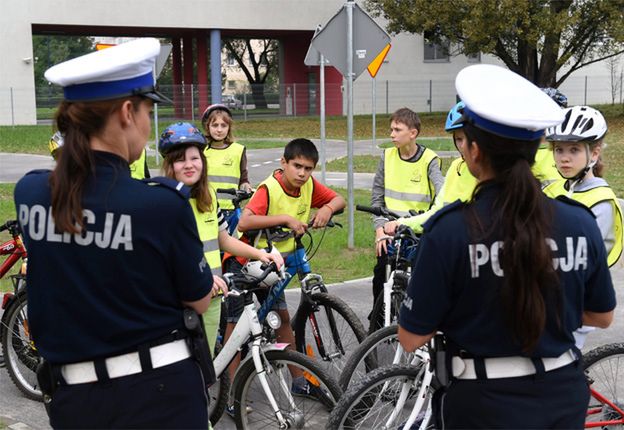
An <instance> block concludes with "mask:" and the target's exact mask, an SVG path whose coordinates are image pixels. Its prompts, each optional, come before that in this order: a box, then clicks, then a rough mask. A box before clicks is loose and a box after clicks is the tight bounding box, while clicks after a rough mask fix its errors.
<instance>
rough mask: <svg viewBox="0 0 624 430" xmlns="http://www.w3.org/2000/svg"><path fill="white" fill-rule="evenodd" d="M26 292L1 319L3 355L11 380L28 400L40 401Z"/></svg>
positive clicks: (40, 394)
mask: <svg viewBox="0 0 624 430" xmlns="http://www.w3.org/2000/svg"><path fill="white" fill-rule="evenodd" d="M27 311H28V304H27V301H26V291H20V292H19V293H18V294H17V296H16V297H15V301H14V302H13V303H11V305H10V306H9V308H8V309H7V310H6V311H5V314H4V315H3V316H2V323H3V324H4V325H5V327H4V330H2V352H3V355H4V360H5V363H6V368H7V370H8V372H9V377H10V378H11V381H13V383H14V384H15V386H17V388H19V390H20V391H21V392H22V393H23V394H24V395H25V396H26V397H28V398H29V399H32V400H38V401H41V400H42V399H43V394H42V393H41V390H40V388H39V383H38V382H37V374H36V371H37V366H38V365H39V362H40V361H41V357H40V356H39V352H38V351H37V349H36V348H35V344H34V343H33V341H32V340H31V338H30V330H29V327H28V312H27Z"/></svg>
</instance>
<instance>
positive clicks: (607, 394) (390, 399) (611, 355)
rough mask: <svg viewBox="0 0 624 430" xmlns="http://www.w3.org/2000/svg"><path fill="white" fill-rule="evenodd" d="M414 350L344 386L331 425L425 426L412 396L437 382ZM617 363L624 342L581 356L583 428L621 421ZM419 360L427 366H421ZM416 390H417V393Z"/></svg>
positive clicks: (622, 358)
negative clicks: (403, 360) (402, 360)
mask: <svg viewBox="0 0 624 430" xmlns="http://www.w3.org/2000/svg"><path fill="white" fill-rule="evenodd" d="M416 354H417V356H420V357H414V358H413V359H412V361H411V363H410V364H409V365H391V366H387V367H382V368H379V369H377V370H375V371H373V372H371V373H369V374H367V375H366V376H365V377H364V378H362V379H361V380H360V381H359V382H358V383H357V384H355V385H354V386H353V387H352V388H350V389H349V390H347V391H346V392H345V393H344V395H343V397H342V398H341V400H340V402H339V403H338V405H336V408H335V409H334V412H332V416H331V417H330V426H329V427H330V428H374V427H377V426H382V428H399V427H402V428H410V427H409V426H410V425H411V424H413V423H417V424H419V428H420V429H424V428H427V426H428V425H429V420H430V418H431V408H430V402H427V403H423V402H421V403H418V402H417V401H416V400H419V399H420V396H426V397H429V398H430V395H431V394H432V393H433V391H435V389H436V387H437V386H438V382H437V380H436V379H435V377H434V376H435V375H434V370H433V369H434V367H433V365H432V364H431V360H430V359H429V357H427V355H426V354H428V352H427V351H426V350H423V349H420V350H417V351H416ZM621 362H622V363H624V343H612V344H607V345H603V346H600V347H598V348H595V349H593V350H591V351H589V352H588V353H586V354H584V355H583V365H584V369H585V374H586V377H587V382H588V386H589V392H590V400H589V404H588V408H587V418H586V421H585V428H597V427H599V428H603V429H606V428H613V427H614V426H620V427H621V426H623V425H624V402H623V401H622V399H621V394H620V393H619V387H621V386H623V385H622V384H623V383H624V372H621V371H620V368H619V365H620V363H621ZM419 363H423V364H425V363H429V365H427V366H425V367H423V366H422V365H420V364H419ZM414 366H416V367H417V369H415V368H414ZM423 387H424V388H426V389H425V390H423V389H422V388H423ZM415 388H418V392H417V396H415V395H414V394H416V392H415ZM427 400H428V399H427ZM410 402H411V403H410ZM423 407H424V408H423ZM408 414H409V417H407V415H408ZM406 417H407V418H406ZM380 422H381V423H383V424H381V423H380Z"/></svg>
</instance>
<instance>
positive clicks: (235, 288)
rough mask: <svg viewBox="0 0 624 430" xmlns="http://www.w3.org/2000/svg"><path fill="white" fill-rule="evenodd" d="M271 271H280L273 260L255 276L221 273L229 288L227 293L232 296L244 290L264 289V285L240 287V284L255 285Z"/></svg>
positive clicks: (243, 292) (242, 292) (239, 294)
mask: <svg viewBox="0 0 624 430" xmlns="http://www.w3.org/2000/svg"><path fill="white" fill-rule="evenodd" d="M271 272H277V273H279V272H280V271H279V269H278V268H277V264H275V262H271V263H269V264H267V267H266V269H264V271H263V272H262V273H261V274H260V275H259V276H257V277H256V276H253V277H251V276H249V275H244V274H237V273H226V274H225V275H223V278H224V279H225V282H226V283H227V286H228V289H230V292H229V293H228V294H231V295H233V296H234V297H237V296H242V295H244V294H245V292H249V291H253V290H259V289H264V287H258V288H251V289H241V288H240V286H248V287H249V286H257V285H258V284H260V283H261V282H262V281H264V280H265V279H266V277H267V276H269V274H270V273H271ZM280 276H281V274H280Z"/></svg>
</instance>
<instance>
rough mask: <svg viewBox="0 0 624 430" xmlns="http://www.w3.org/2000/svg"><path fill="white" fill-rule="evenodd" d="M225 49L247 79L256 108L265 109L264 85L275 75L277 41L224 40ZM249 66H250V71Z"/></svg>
mask: <svg viewBox="0 0 624 430" xmlns="http://www.w3.org/2000/svg"><path fill="white" fill-rule="evenodd" d="M225 48H226V49H227V52H228V53H229V54H230V55H232V57H233V58H234V59H235V60H236V63H237V64H238V66H239V67H240V68H241V70H242V71H243V73H244V74H245V77H247V81H248V82H249V85H250V86H251V92H252V95H253V98H254V104H255V105H256V107H257V108H266V107H267V101H266V97H265V95H264V90H265V83H266V82H267V78H269V77H270V76H271V75H272V74H274V73H277V62H278V42H277V40H274V39H249V38H248V39H226V40H225ZM254 48H255V49H256V51H254ZM249 66H251V70H250V67H249Z"/></svg>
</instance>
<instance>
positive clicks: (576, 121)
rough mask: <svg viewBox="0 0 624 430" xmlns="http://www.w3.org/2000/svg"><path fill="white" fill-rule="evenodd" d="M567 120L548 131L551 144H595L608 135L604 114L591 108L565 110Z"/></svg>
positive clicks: (547, 138)
mask: <svg viewBox="0 0 624 430" xmlns="http://www.w3.org/2000/svg"><path fill="white" fill-rule="evenodd" d="M564 115H565V119H564V120H563V122H562V123H561V124H559V125H556V126H554V127H550V128H548V129H547V130H546V140H548V141H551V142H594V141H596V140H599V139H602V138H603V137H604V135H605V134H607V122H606V121H605V119H604V117H603V116H602V114H601V113H600V112H599V111H597V110H596V109H594V108H591V107H589V106H574V107H571V108H567V109H565V110H564Z"/></svg>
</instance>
